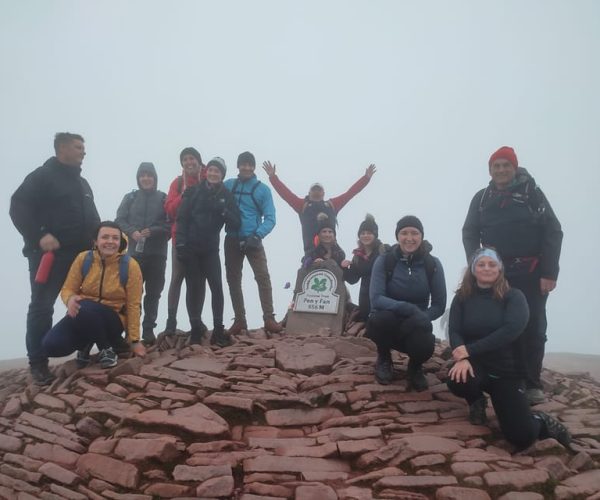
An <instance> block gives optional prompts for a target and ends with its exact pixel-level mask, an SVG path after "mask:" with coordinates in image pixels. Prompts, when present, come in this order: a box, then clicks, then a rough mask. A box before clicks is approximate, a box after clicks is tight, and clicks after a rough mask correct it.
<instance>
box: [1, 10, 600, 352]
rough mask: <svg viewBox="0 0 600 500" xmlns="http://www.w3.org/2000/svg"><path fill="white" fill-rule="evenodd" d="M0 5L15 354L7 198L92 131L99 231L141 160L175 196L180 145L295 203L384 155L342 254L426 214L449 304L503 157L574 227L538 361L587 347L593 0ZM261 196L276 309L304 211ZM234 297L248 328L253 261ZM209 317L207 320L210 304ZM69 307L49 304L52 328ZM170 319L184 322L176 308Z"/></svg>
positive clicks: (344, 184) (331, 190) (15, 312)
mask: <svg viewBox="0 0 600 500" xmlns="http://www.w3.org/2000/svg"><path fill="white" fill-rule="evenodd" d="M0 11H1V13H2V14H1V16H0V61H1V68H2V78H1V79H0V89H1V92H0V109H1V113H0V136H1V137H2V143H3V147H2V148H1V149H0V166H1V168H2V183H1V186H0V189H1V196H2V199H4V200H5V215H4V217H3V218H2V219H0V220H1V224H2V226H1V227H2V232H3V234H4V235H5V244H4V245H2V248H1V250H0V252H1V254H0V256H1V259H2V262H3V265H2V275H1V278H2V280H1V282H2V284H3V286H4V293H3V300H2V302H1V303H0V317H1V318H2V327H1V329H0V336H1V338H2V348H1V350H0V358H1V359H6V358H14V357H21V356H24V355H25V314H26V309H27V304H28V300H29V284H28V274H27V261H26V259H25V258H24V257H23V256H22V254H21V248H22V238H21V236H20V235H19V234H18V232H17V231H16V230H15V228H14V227H13V226H12V223H11V221H10V218H9V217H8V206H9V199H10V195H11V194H12V192H13V191H14V190H15V189H16V188H17V186H18V185H19V184H20V183H21V182H22V180H23V178H24V177H25V175H26V174H28V173H29V172H30V171H32V170H33V169H34V168H35V167H37V166H39V165H41V164H42V163H43V162H44V161H45V160H46V159H47V158H48V157H50V156H52V155H53V150H52V140H53V136H54V133H55V132H58V131H71V132H76V133H80V134H82V135H83V136H84V137H85V139H86V149H87V157H86V159H85V161H84V164H83V175H84V176H85V177H86V178H87V180H88V181H89V182H90V184H91V186H92V188H93V190H94V194H95V199H96V205H97V207H98V209H99V211H100V215H101V217H102V218H103V219H112V218H114V217H115V213H116V209H117V207H118V205H119V203H120V201H121V199H122V197H123V195H124V194H125V193H127V192H129V191H130V190H132V189H134V188H135V187H136V182H135V172H136V170H137V167H138V165H139V164H140V162H142V161H151V162H153V163H154V164H155V166H156V167H157V170H158V176H159V188H160V189H162V190H163V191H166V190H167V189H168V185H169V183H170V182H171V180H172V179H173V178H175V176H177V175H178V174H179V173H180V165H179V152H180V151H181V149H182V148H183V147H185V146H194V147H196V148H197V149H198V150H199V151H200V152H201V154H202V157H203V159H204V160H205V162H206V161H208V160H209V159H210V158H211V157H213V156H217V155H218V156H222V157H223V158H224V159H225V161H226V162H227V165H228V175H227V177H231V176H234V175H235V174H236V169H235V162H236V158H237V155H238V154H239V153H240V152H241V151H245V150H250V151H252V152H253V153H254V154H255V155H256V158H257V162H258V163H259V165H260V164H262V162H263V161H264V160H271V161H273V162H274V163H275V164H276V165H277V171H278V173H279V174H280V178H281V179H282V180H283V181H284V182H285V183H286V184H288V186H289V187H290V188H291V189H292V190H293V191H294V192H296V193H297V194H298V195H300V196H304V195H305V194H306V193H307V191H308V187H309V185H310V184H311V183H313V182H316V181H318V182H321V183H322V184H323V185H324V186H325V191H326V196H336V195H338V194H340V193H342V192H343V191H345V190H346V189H347V188H348V187H349V186H350V185H351V184H352V183H353V182H354V181H355V180H357V179H358V178H359V177H360V176H361V175H362V174H363V173H364V171H365V168H366V167H367V166H368V165H369V163H376V164H377V167H378V171H377V173H376V174H375V176H374V177H373V180H372V181H371V183H370V185H369V186H367V188H366V189H365V190H364V191H363V192H362V193H360V194H359V195H358V196H357V197H356V198H355V199H354V200H352V201H351V202H350V203H349V204H348V205H347V206H346V207H345V208H344V209H343V210H342V211H341V212H340V215H339V228H338V241H339V243H340V245H341V246H342V248H344V250H345V251H346V253H347V254H348V255H349V254H350V253H351V251H352V249H353V248H354V247H355V244H356V231H357V228H358V225H359V224H360V222H361V221H362V220H363V218H364V215H365V213H366V212H370V213H372V214H373V215H374V216H375V218H376V221H377V223H378V224H379V232H380V238H381V239H382V240H383V241H384V242H387V243H391V242H393V239H394V228H395V224H396V221H397V220H398V219H399V218H400V217H401V216H403V215H406V214H415V215H417V216H419V217H420V218H421V220H422V221H423V224H424V228H425V237H426V238H427V239H428V240H429V241H430V242H431V243H432V244H433V246H434V250H433V254H434V255H436V256H438V257H439V258H440V259H441V261H442V263H443V266H444V269H445V273H446V281H447V287H448V291H449V294H450V295H449V302H448V303H450V300H451V296H452V295H451V293H452V292H453V290H454V289H455V288H456V286H457V284H458V281H459V279H460V276H461V273H462V270H463V268H464V265H465V257H464V252H463V247H462V242H461V227H462V224H463V221H464V217H465V215H466V211H467V208H468V205H469V202H470V200H471V198H472V196H473V195H474V194H475V192H476V191H477V190H479V189H481V188H483V187H484V186H485V185H486V184H487V183H488V181H489V174H488V169H487V160H488V158H489V155H490V154H491V153H492V152H493V151H494V150H496V149H497V148H498V147H500V146H502V145H509V146H513V147H514V148H515V150H516V152H517V155H518V157H519V160H520V163H521V165H522V166H524V167H526V168H528V170H529V171H530V173H531V174H532V175H533V176H534V177H535V179H536V181H537V182H538V183H539V184H540V186H541V188H542V190H543V191H544V192H545V193H546V195H547V197H548V199H549V200H550V203H551V205H552V207H553V208H554V210H555V212H556V214H557V216H558V218H559V220H560V221H561V223H562V225H563V230H564V233H565V238H564V242H563V252H562V258H561V273H560V276H559V280H558V287H557V289H556V291H555V292H553V293H552V294H551V296H550V299H549V302H548V319H549V328H548V337H549V341H548V344H547V350H548V351H568V352H581V353H590V354H600V335H598V333H599V329H600V328H599V327H598V323H599V321H598V319H597V318H596V314H597V311H598V309H597V308H598V307H599V306H600V291H599V288H598V286H597V284H596V283H597V281H598V279H597V277H598V276H599V275H600V263H599V262H600V259H599V258H598V256H597V254H598V250H597V249H598V247H599V243H600V238H599V231H598V216H599V215H600V213H599V210H598V207H597V205H596V203H597V201H596V200H597V190H598V186H600V183H599V181H600V161H599V158H600V146H599V144H600V142H599V131H600V98H599V96H598V89H599V88H600V63H599V60H600V57H599V54H600V50H599V49H600V3H598V2H596V1H593V0H589V1H571V2H568V1H546V0H544V1H542V0H540V1H528V2H522V1H504V2H481V1H454V2H443V1H428V2H408V1H369V2H368V1H363V2H358V1H328V2H316V1H304V2H291V1H280V0H273V1H252V2H242V1H223V2H209V1H206V2H204V1H181V0H180V1H177V2H159V1H147V0H144V1H126V2H122V1H106V0H103V1H91V0H90V1H87V2H79V1H57V0H37V1H29V0H20V1H14V0H13V1H8V0H0ZM257 174H258V177H259V179H261V180H262V181H263V182H266V183H268V180H267V176H266V174H265V173H264V172H263V171H262V169H261V168H260V167H258V168H257ZM273 196H274V199H275V204H276V208H277V226H276V228H275V230H274V231H273V232H272V233H271V235H269V236H268V237H267V238H266V239H265V242H264V243H265V247H266V251H267V257H268V260H269V267H270V272H271V279H272V284H273V290H274V298H275V310H276V312H277V318H278V319H281V318H282V317H283V315H284V313H285V310H286V308H287V306H288V304H289V302H290V301H291V298H292V297H291V291H290V290H284V288H283V287H284V283H285V282H287V281H290V282H292V284H293V282H294V281H295V277H296V269H297V267H298V264H299V259H300V256H301V254H302V242H301V234H300V224H299V221H298V217H297V215H296V214H295V213H294V212H293V211H292V209H291V208H290V207H289V206H288V205H287V204H286V203H285V202H283V200H281V198H279V197H278V195H277V194H276V193H275V192H273ZM221 257H222V255H221ZM169 261H170V259H169ZM223 278H225V275H224V271H223ZM224 281H225V279H224ZM167 286H168V281H167V285H166V286H165V292H163V298H162V299H161V305H160V311H159V327H158V328H157V331H161V330H162V328H163V327H164V322H165V320H166V288H167ZM224 289H225V296H226V300H225V303H226V308H225V318H226V325H225V326H226V327H228V326H229V325H230V321H229V318H232V316H233V313H232V309H231V302H230V300H229V296H228V291H227V286H226V284H225V283H224ZM352 291H353V298H354V299H355V301H357V300H358V287H352ZM244 293H245V297H246V308H247V310H248V321H249V324H250V326H253V327H258V326H260V324H261V317H262V313H261V311H260V304H259V301H258V294H257V289H256V283H255V281H254V279H253V276H252V272H251V270H250V268H249V266H248V264H245V266H244ZM204 311H205V312H204V315H203V319H204V321H205V323H207V324H209V325H210V324H212V315H211V313H210V302H209V301H208V299H207V302H206V304H205V309H204ZM64 312H65V308H64V306H63V305H62V304H61V303H59V302H57V306H56V313H55V318H56V319H58V318H60V317H61V316H62V315H64ZM179 321H180V325H181V326H183V327H187V325H188V321H187V318H186V313H185V307H184V304H183V300H182V302H181V304H180V313H179Z"/></svg>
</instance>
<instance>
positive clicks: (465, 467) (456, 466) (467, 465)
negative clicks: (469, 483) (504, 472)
mask: <svg viewBox="0 0 600 500" xmlns="http://www.w3.org/2000/svg"><path fill="white" fill-rule="evenodd" d="M451 469H452V472H453V473H454V475H456V476H476V475H479V474H483V473H484V472H489V470H490V467H489V465H487V464H486V463H485V462H455V463H453V464H452V466H451Z"/></svg>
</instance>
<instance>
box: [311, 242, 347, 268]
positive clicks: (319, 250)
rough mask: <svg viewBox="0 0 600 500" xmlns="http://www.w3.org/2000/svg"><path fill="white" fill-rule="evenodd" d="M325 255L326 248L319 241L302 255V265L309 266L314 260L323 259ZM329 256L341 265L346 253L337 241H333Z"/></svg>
mask: <svg viewBox="0 0 600 500" xmlns="http://www.w3.org/2000/svg"><path fill="white" fill-rule="evenodd" d="M326 255H327V248H325V247H324V246H323V245H322V244H321V243H319V244H318V245H317V246H316V247H314V248H313V249H312V250H311V251H310V252H308V253H307V254H306V255H305V256H304V257H303V259H302V267H310V266H311V265H312V263H313V262H314V261H315V260H317V259H325V257H326ZM329 258H330V259H332V260H333V261H335V262H336V264H337V265H338V266H340V267H341V265H342V261H343V260H344V259H345V258H346V253H345V252H344V251H343V250H342V248H341V247H340V246H339V245H338V244H337V243H334V244H333V246H332V247H331V252H330V256H329Z"/></svg>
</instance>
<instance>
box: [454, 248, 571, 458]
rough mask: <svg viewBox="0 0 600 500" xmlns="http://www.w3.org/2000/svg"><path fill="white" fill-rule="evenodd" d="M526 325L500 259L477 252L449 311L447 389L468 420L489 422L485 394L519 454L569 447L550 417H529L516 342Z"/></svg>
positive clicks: (524, 309)
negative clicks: (544, 443) (465, 408)
mask: <svg viewBox="0 0 600 500" xmlns="http://www.w3.org/2000/svg"><path fill="white" fill-rule="evenodd" d="M528 320H529V308H528V306H527V300H526V299H525V295H524V294H523V292H521V291H520V290H518V289H516V288H511V287H510V286H509V284H508V282H507V281H506V278H505V277H504V268H503V265H502V262H501V260H500V258H499V257H498V254H497V253H496V251H495V250H493V249H491V248H486V247H484V248H481V249H479V250H477V251H476V252H475V253H474V255H473V257H472V259H471V265H470V267H469V268H467V270H466V271H465V275H464V277H463V281H462V284H461V286H460V288H459V289H458V291H457V292H456V295H455V297H454V300H453V301H452V306H451V308H450V322H449V336H450V345H451V347H452V348H453V351H452V357H453V358H454V362H455V364H454V365H453V367H452V368H451V369H450V371H449V373H448V375H449V380H448V382H447V384H448V388H449V389H450V390H451V391H452V393H454V394H455V395H456V396H459V397H462V398H465V399H466V401H467V403H468V404H469V420H470V421H471V423H472V424H476V425H483V424H485V422H486V421H487V417H486V411H485V409H486V406H487V398H486V396H485V394H484V393H488V394H489V395H490V397H491V399H492V405H493V406H494V411H495V412H496V416H497V417H498V423H499V424H500V429H501V430H502V433H503V434H504V437H505V438H506V440H507V441H508V442H510V443H512V444H513V445H514V446H516V447H517V448H519V449H522V448H527V447H528V446H530V445H531V444H533V442H534V441H535V440H536V439H538V438H547V437H552V438H554V439H556V440H557V441H558V442H560V443H561V444H563V445H564V446H567V447H568V446H569V443H570V436H569V433H568V431H567V429H566V428H565V427H564V426H563V425H562V424H561V423H560V422H558V421H557V420H555V419H554V418H553V417H551V416H550V415H547V414H545V413H542V412H533V413H532V412H531V410H530V409H529V403H528V400H527V397H526V395H525V392H524V391H523V387H524V375H525V374H524V373H523V370H522V369H521V368H520V366H521V365H520V363H518V360H519V357H518V354H519V351H518V342H517V340H518V338H519V336H520V335H521V334H522V333H523V331H524V330H525V327H526V326H527V321H528Z"/></svg>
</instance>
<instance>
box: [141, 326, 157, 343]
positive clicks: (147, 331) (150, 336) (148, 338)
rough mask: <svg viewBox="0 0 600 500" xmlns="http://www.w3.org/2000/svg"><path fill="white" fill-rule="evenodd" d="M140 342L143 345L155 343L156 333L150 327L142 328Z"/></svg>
mask: <svg viewBox="0 0 600 500" xmlns="http://www.w3.org/2000/svg"><path fill="white" fill-rule="evenodd" d="M142 342H143V343H144V345H145V346H151V345H154V344H155V343H156V335H154V330H153V329H152V328H144V330H143V332H142Z"/></svg>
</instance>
